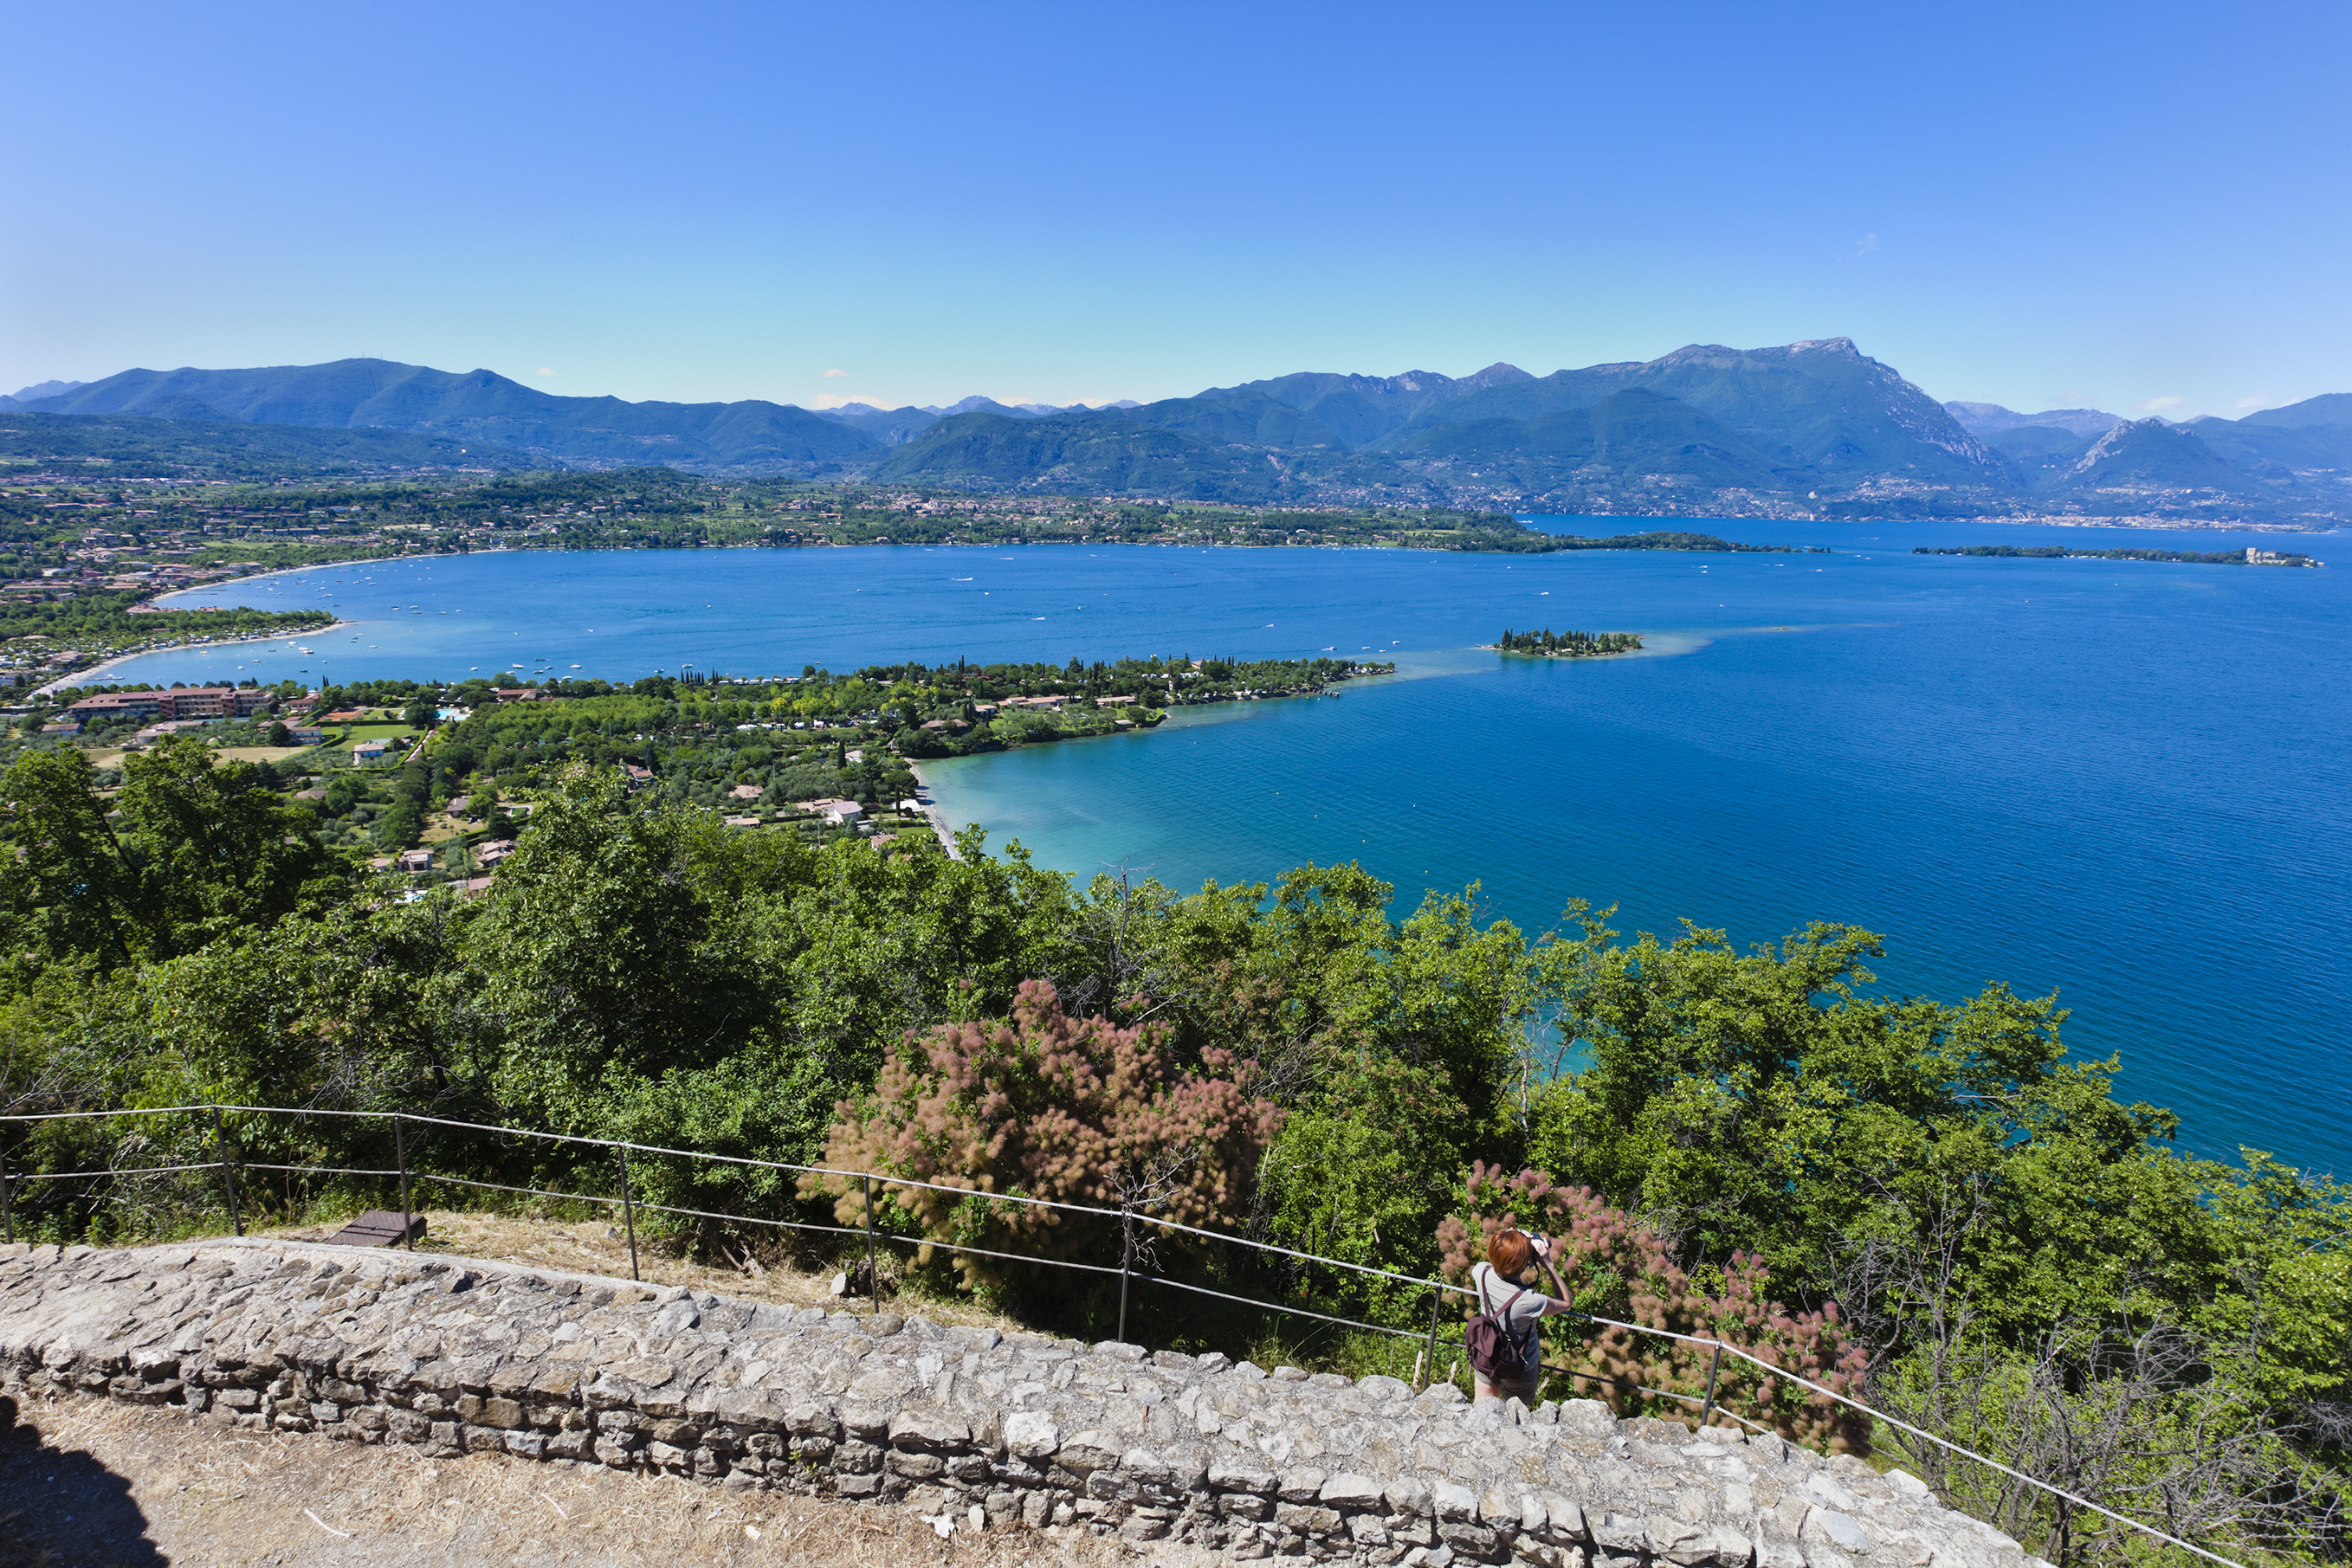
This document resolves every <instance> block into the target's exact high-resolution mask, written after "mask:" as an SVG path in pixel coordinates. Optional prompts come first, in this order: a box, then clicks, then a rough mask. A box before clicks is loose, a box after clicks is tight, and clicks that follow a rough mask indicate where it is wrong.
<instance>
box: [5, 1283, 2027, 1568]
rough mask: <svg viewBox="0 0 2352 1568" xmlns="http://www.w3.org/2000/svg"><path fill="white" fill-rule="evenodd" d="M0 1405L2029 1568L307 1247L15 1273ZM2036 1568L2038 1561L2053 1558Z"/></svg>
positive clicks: (1634, 1440)
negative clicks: (81, 1407) (133, 1410)
mask: <svg viewBox="0 0 2352 1568" xmlns="http://www.w3.org/2000/svg"><path fill="white" fill-rule="evenodd" d="M0 1388H5V1391H6V1392H8V1393H9V1394H12V1395H14V1396H16V1397H17V1398H18V1399H20V1400H25V1399H28V1398H29V1399H40V1398H63V1397H105V1398H111V1399H118V1400H124V1401H128V1402H130V1403H132V1404H141V1405H156V1406H176V1407H179V1408H181V1409H182V1410H184V1411H185V1412H187V1413H189V1414H191V1415H198V1414H201V1415H203V1416H205V1417H207V1418H211V1419H215V1420H219V1421H223V1422H226V1423H229V1424H231V1425H233V1426H235V1427H241V1428H247V1429H251V1430H260V1429H263V1428H274V1429H277V1430H279V1431H293V1432H319V1433H322V1434H324V1435H326V1436H327V1437H333V1438H339V1439H341V1440H343V1441H346V1442H353V1443H407V1444H414V1445H416V1446H418V1447H419V1448H423V1449H424V1450H425V1452H426V1453H428V1454H446V1455H454V1454H457V1453H459V1452H461V1451H465V1450H469V1449H484V1450H503V1451H505V1452H507V1453H509V1454H514V1455H519V1456H521V1457H522V1458H530V1459H537V1460H542V1461H547V1462H551V1463H562V1464H596V1465H610V1466H615V1467H621V1468H639V1467H642V1468H646V1469H660V1470H665V1471H669V1472H673V1473H675V1474H677V1475H678V1476H680V1477H683V1478H692V1479H697V1480H700V1481H703V1482H706V1483H709V1484H713V1485H719V1486H724V1487H728V1488H736V1489H757V1490H782V1491H792V1492H801V1493H808V1494H814V1495H822V1496H827V1497H837V1498H852V1499H863V1500H868V1501H871V1502H877V1503H887V1504H897V1505H902V1506H905V1507H908V1508H912V1509H915V1510H918V1511H920V1512H922V1513H923V1514H924V1515H926V1516H928V1517H932V1518H934V1519H940V1520H944V1521H947V1522H950V1523H952V1524H955V1525H957V1526H959V1527H962V1528H984V1529H1003V1528H1019V1527H1023V1526H1030V1527H1034V1526H1042V1525H1047V1524H1060V1525H1084V1526H1087V1527H1088V1528H1091V1529H1094V1530H1096V1531H1101V1532H1106V1533H1108V1532H1110V1531H1117V1532H1118V1534H1120V1535H1122V1536H1126V1537H1128V1538H1129V1539H1133V1540H1157V1539H1162V1538H1168V1539H1175V1540H1180V1541H1185V1542H1197V1543H1199V1544H1201V1545H1203V1546H1208V1547H1213V1548H1219V1549H1223V1551H1225V1552H1228V1553H1229V1554H1230V1555H1232V1556H1234V1557H1237V1558H1258V1557H1266V1556H1271V1555H1281V1556H1285V1557H1287V1558H1290V1559H1292V1560H1293V1561H1298V1560H1302V1559H1304V1558H1313V1559H1316V1560H1318V1561H1330V1560H1336V1559H1346V1560H1349V1561H1351V1562H1356V1563H1365V1564H1381V1565H1386V1564H1394V1563H1402V1564H1405V1565H1407V1568H1423V1565H1428V1568H1445V1565H1447V1564H1449V1563H1454V1562H1455V1561H1456V1560H1468V1561H1475V1562H1480V1563H1528V1564H1534V1565H1537V1568H1665V1565H1666V1564H1675V1565H1678V1568H1710V1565H1711V1568H2028V1565H2029V1563H2036V1562H2037V1561H2038V1560H2034V1559H2029V1558H2027V1557H2026V1556H2025V1555H2024V1553H2023V1552H2021V1551H2020V1549H2019V1548H2018V1546H2017V1544H2016V1543H2015V1542H2012V1541H2011V1540H2009V1539H2008V1538H2007V1537H2005V1536H2002V1535H2000V1534H1999V1533H1997V1532H1996V1531H1993V1530H1991V1529H1990V1527H1988V1526H1986V1525H1983V1524H1980V1523H1978V1522H1977V1521H1973V1520H1970V1519H1968V1518H1966V1517H1964V1516H1962V1515H1959V1514H1956V1513H1952V1512H1949V1511H1946V1510H1945V1509H1943V1508H1941V1507H1939V1506H1938V1505H1937V1501H1936V1500H1935V1499H1934V1498H1933V1497H1932V1496H1930V1495H1928V1492H1927V1489H1926V1488H1925V1487H1924V1486H1922V1485H1921V1484H1920V1483H1919V1482H1918V1481H1917V1480H1916V1479H1912V1478H1911V1477H1910V1476H1908V1475H1906V1474H1905V1473H1903V1472H1902V1471H1899V1470H1897V1471H1892V1472H1889V1473H1888V1474H1886V1475H1885V1476H1881V1475H1878V1474H1876V1473H1874V1472H1873V1471H1872V1469H1870V1467H1869V1466H1867V1465H1865V1464H1864V1463H1862V1462H1861V1461H1860V1460H1858V1459H1854V1458H1846V1457H1841V1458H1832V1459H1828V1460H1824V1459H1822V1458H1821V1456H1819V1455H1817V1454H1813V1453H1811V1452H1808V1451H1806V1450H1804V1449H1801V1448H1792V1447H1790V1446H1789V1445H1787V1444H1785V1443H1782V1442H1781V1441H1780V1439H1778V1438H1776V1437H1747V1438H1745V1439H1743V1438H1741V1437H1739V1436H1738V1435H1737V1434H1736V1433H1733V1432H1730V1431H1727V1430H1724V1429H1719V1428H1718V1429H1711V1430H1708V1431H1706V1432H1704V1433H1700V1434H1696V1435H1694V1433H1693V1432H1692V1431H1691V1429H1690V1428H1688V1427H1684V1426H1681V1425H1679V1424H1677V1423H1673V1422H1664V1421H1655V1420H1637V1421H1619V1420H1616V1419H1615V1418H1613V1417H1612V1416H1611V1415H1610V1413H1609V1411H1608V1410H1607V1409H1606V1408H1605V1407H1604V1406H1601V1405H1598V1404H1594V1403H1592V1402H1591V1401H1588V1400H1572V1401H1570V1402H1569V1403H1567V1404H1565V1405H1554V1404H1549V1403H1547V1404H1545V1405H1544V1406H1541V1407H1540V1408H1538V1409H1535V1410H1528V1409H1527V1408H1525V1407H1524V1406H1521V1405H1520V1404H1519V1403H1518V1402H1517V1401H1516V1400H1513V1401H1511V1402H1509V1403H1507V1404H1504V1403H1497V1402H1496V1401H1493V1400H1486V1401H1482V1402H1480V1403H1478V1404H1475V1405H1473V1404H1470V1403H1469V1402H1468V1401H1466V1400H1465V1399H1464V1398H1463V1396H1462V1395H1461V1393H1460V1392H1459V1391H1458V1390H1457V1389H1455V1388H1454V1387H1452V1386H1450V1385H1437V1386H1435V1387H1433V1388H1432V1389H1430V1390H1429V1391H1428V1392H1426V1393H1424V1394H1422V1395H1421V1396H1419V1397H1415V1396H1413V1393H1412V1389H1411V1388H1409V1387H1408V1386H1407V1385H1404V1384H1402V1383H1400V1382H1398V1381H1397V1380H1396V1379H1394V1378H1391V1377H1367V1378H1362V1379H1360V1380H1356V1381H1353V1382H1351V1381H1349V1379H1347V1378H1344V1377H1339V1376H1335V1375H1329V1374H1317V1375H1308V1374H1307V1373H1305V1372H1302V1371H1300V1370H1298V1369H1297V1368H1295V1367H1276V1368H1275V1369H1273V1370H1272V1371H1270V1372H1269V1371H1265V1370H1263V1369H1261V1368H1258V1367H1255V1366H1252V1365H1250V1364H1247V1363H1244V1364H1241V1365H1238V1366H1236V1365H1234V1364H1230V1363H1228V1362H1227V1361H1226V1360H1225V1359H1224V1357H1223V1356H1221V1355H1209V1356H1201V1357H1194V1356H1189V1355H1182V1354H1175V1353H1172V1352H1169V1351H1161V1352H1159V1353H1157V1354H1147V1353H1146V1352H1145V1351H1144V1350H1143V1349H1142V1348H1140V1347H1139V1346H1136V1345H1129V1344H1117V1343H1103V1344H1097V1345H1087V1344H1083V1343H1078V1342H1076V1341H1074V1340H1055V1339H1047V1338H1043V1337H1039V1336H1033V1335H1026V1334H1017V1335H1013V1336H1011V1337H1005V1336H1003V1335H1000V1334H999V1333H996V1332H995V1331H994V1330H992V1329H973V1328H941V1327H939V1326H936V1325H934V1324H932V1323H929V1322H925V1321H924V1320H922V1319H921V1318H901V1317H898V1316H897V1315H895V1314H892V1313H887V1312H886V1313H884V1314H882V1315H880V1316H876V1317H863V1316H852V1315H849V1314H846V1313H840V1312H835V1313H831V1314H828V1313H826V1312H824V1311H823V1310H821V1309H818V1308H814V1307H812V1308H807V1309H804V1310H801V1311H797V1312H795V1311H793V1310H792V1309H789V1308H782V1307H776V1306H771V1305H765V1304H755V1303H751V1302H747V1301H730V1300H728V1299H726V1298H723V1297H718V1296H709V1295H695V1294H690V1293H688V1291H683V1290H680V1289H676V1288H670V1289H655V1288H652V1287H647V1286H641V1285H634V1284H631V1283H629V1282H627V1281H616V1280H606V1279H596V1278H589V1277H584V1276H579V1275H562V1274H551V1273H547V1272H543V1271H538V1270H528V1269H522V1268H518V1267H510V1266H508V1265H503V1264H491V1263H478V1262H469V1261H466V1260H446V1259H440V1258H424V1257H416V1256H413V1255H410V1254H406V1253H402V1252H384V1251H373V1250H367V1249H355V1248H337V1247H323V1246H312V1245H305V1244H301V1243H287V1242H258V1241H247V1242H236V1241H212V1242H204V1243H198V1244H190V1245H184V1246H176V1247H152V1248H146V1249H138V1250H132V1251H105V1250H94V1249H89V1248H68V1249H65V1250H64V1251H63V1252H62V1253H60V1252H59V1251H58V1249H56V1248H54V1247H39V1248H28V1247H26V1246H24V1245H22V1244H18V1245H16V1246H15V1247H12V1248H0ZM2043 1568H2046V1565H2043Z"/></svg>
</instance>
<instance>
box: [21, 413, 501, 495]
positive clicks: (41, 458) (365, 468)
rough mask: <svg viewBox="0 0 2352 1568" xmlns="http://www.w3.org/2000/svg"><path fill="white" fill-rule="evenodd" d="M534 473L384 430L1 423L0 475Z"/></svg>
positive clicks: (188, 422) (65, 420)
mask: <svg viewBox="0 0 2352 1568" xmlns="http://www.w3.org/2000/svg"><path fill="white" fill-rule="evenodd" d="M537 463H538V460H537V459H534V458H532V457H531V456H530V455H526V454H524V453H520V452H513V451H509V450H508V449H506V448H504V447H499V446H491V445H484V444H478V443H477V444H465V443H463V442H461V441H460V440H459V439H457V438H456V437H452V436H446V435H437V436H436V435H410V434H404V433H402V432H399V431H393V430H312V429H305V428H303V427H301V426H299V425H289V424H245V423H237V422H236V421H231V420H222V419H219V418H214V419H208V420H193V419H143V418H128V417H122V416H119V415H117V416H102V415H98V414H57V413H0V473H14V474H24V473H28V472H37V471H41V470H50V469H66V470H69V471H71V472H72V473H75V474H77V475H79V476H86V477H89V478H104V479H144V478H194V479H278V478H299V477H308V476H317V477H322V478H323V477H328V476H344V475H362V474H384V473H392V472H395V471H404V470H415V469H420V468H424V469H450V468H500V469H510V468H527V467H530V466H533V465H535V464H537Z"/></svg>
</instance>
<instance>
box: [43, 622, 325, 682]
mask: <svg viewBox="0 0 2352 1568" xmlns="http://www.w3.org/2000/svg"><path fill="white" fill-rule="evenodd" d="M358 624H359V622H355V621H331V622H328V623H327V624H326V625H324V626H314V627H311V628H310V629H309V630H307V631H303V632H297V633H296V634H295V635H294V636H292V637H290V638H289V636H288V635H287V634H286V633H285V632H257V633H256V634H255V635H253V636H250V637H205V638H201V639H197V640H194V641H191V642H187V643H181V644H179V646H181V647H184V648H233V647H246V646H251V645H256V644H259V643H286V642H291V643H296V644H297V645H298V646H299V643H300V642H301V640H302V639H303V638H306V637H324V636H326V635H327V634H328V633H329V632H348V631H350V630H351V629H352V627H353V626H356V625H358ZM164 651H165V650H161V649H154V648H142V649H137V650H135V651H133V652H131V653H116V654H114V655H112V656H110V657H109V658H107V659H105V660H104V661H102V662H100V663H99V664H92V665H90V666H89V668H88V669H82V670H75V671H72V672H70V673H68V674H64V675H61V676H59V677H58V679H56V680H54V681H51V682H49V683H48V684H47V685H43V686H41V687H39V688H38V689H37V690H35V691H34V692H33V693H32V695H34V696H35V697H45V696H48V695H51V694H52V693H56V692H61V691H68V690H71V689H73V688H75V687H77V686H80V687H89V686H103V685H119V684H120V683H118V682H110V681H109V680H108V679H107V678H106V677H107V676H108V675H109V674H111V673H113V672H114V671H116V670H119V669H121V667H122V666H123V665H125V664H133V663H135V662H137V661H138V660H141V659H144V658H149V657H152V655H153V654H155V653H159V652H164ZM223 684H224V685H236V682H234V681H230V682H225V683H223Z"/></svg>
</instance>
